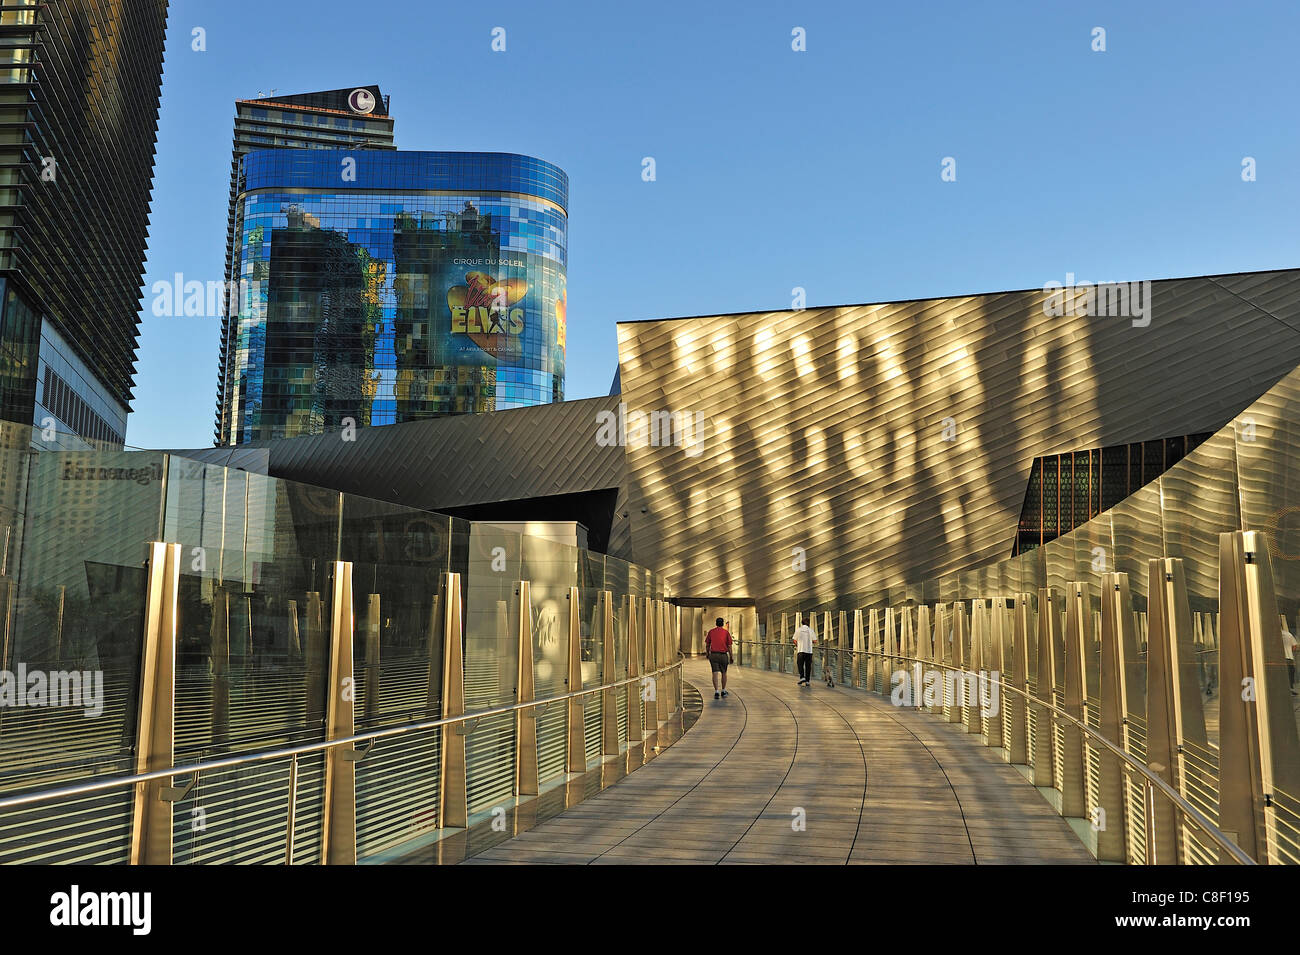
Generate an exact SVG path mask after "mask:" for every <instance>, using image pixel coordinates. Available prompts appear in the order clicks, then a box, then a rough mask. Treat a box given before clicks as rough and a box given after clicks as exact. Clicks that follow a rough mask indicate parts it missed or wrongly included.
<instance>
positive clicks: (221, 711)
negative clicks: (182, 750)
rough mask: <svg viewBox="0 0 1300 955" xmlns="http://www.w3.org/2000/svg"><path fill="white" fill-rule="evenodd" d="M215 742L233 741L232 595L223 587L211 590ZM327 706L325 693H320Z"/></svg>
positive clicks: (213, 729) (217, 586) (216, 586)
mask: <svg viewBox="0 0 1300 955" xmlns="http://www.w3.org/2000/svg"><path fill="white" fill-rule="evenodd" d="M209 632H210V634H211V636H212V741H213V742H214V743H218V744H220V743H224V742H226V741H227V740H228V739H229V738H230V593H229V591H227V590H226V588H225V587H224V586H223V585H221V584H216V585H215V586H214V587H213V588H212V626H211V629H210V631H209ZM320 699H321V703H322V704H323V703H324V694H323V693H322V694H321V697H320Z"/></svg>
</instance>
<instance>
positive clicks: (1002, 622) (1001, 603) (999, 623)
mask: <svg viewBox="0 0 1300 955" xmlns="http://www.w3.org/2000/svg"><path fill="white" fill-rule="evenodd" d="M989 623H990V634H989V646H990V659H989V660H988V661H987V667H986V668H987V669H989V670H992V671H994V672H996V673H997V677H996V679H998V680H1002V681H1004V680H1006V678H1007V658H1008V656H1009V655H1010V651H1009V649H1008V644H1009V638H1010V636H1011V616H1010V611H1009V610H1008V609H1007V598H1006V597H994V598H993V609H992V611H990V616H989ZM989 679H990V680H991V679H993V676H992V674H990V675H989ZM1013 695H1014V694H1011V693H1002V692H999V693H998V700H999V707H1000V708H999V709H998V710H997V711H996V712H991V713H989V716H988V733H989V738H988V743H989V745H990V746H992V747H996V748H998V749H1001V748H1002V746H1003V744H1004V740H1005V738H1006V707H1007V697H1009V696H1013Z"/></svg>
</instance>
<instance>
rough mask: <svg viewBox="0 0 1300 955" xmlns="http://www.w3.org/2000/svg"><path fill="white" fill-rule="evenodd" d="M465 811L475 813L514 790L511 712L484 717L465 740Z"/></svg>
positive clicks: (513, 721) (508, 795) (513, 727)
mask: <svg viewBox="0 0 1300 955" xmlns="http://www.w3.org/2000/svg"><path fill="white" fill-rule="evenodd" d="M465 761H466V791H467V793H468V796H469V811H470V812H471V813H476V812H479V811H481V810H484V809H490V808H492V807H493V806H495V805H498V804H500V803H503V802H505V801H506V800H508V799H510V798H511V796H512V795H513V794H514V783H515V716H514V714H513V713H506V714H503V715H501V716H491V717H487V718H485V719H484V720H483V721H482V722H480V723H479V724H478V725H477V726H475V727H474V731H473V732H472V733H470V735H469V738H468V739H467V740H466V741H465Z"/></svg>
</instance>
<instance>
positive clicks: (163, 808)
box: [130, 541, 181, 865]
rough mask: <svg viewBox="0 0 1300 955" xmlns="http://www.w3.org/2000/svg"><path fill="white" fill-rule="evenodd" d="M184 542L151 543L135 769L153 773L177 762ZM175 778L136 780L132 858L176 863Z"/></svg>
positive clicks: (150, 862)
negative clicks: (172, 794)
mask: <svg viewBox="0 0 1300 955" xmlns="http://www.w3.org/2000/svg"><path fill="white" fill-rule="evenodd" d="M180 561H181V545H180V544H164V543H160V542H157V541H154V542H151V543H150V544H149V563H148V567H147V570H146V573H147V575H148V576H147V578H146V579H147V585H146V586H147V589H146V591H145V612H144V633H143V635H142V637H143V643H144V646H143V649H142V652H141V654H140V707H139V711H138V713H139V718H138V720H137V722H136V747H135V771H136V773H151V772H155V771H157V770H160V769H167V768H168V767H170V766H174V765H176V763H175V722H174V720H175V702H176V609H177V607H176V604H177V593H178V589H179V587H180ZM172 789H173V787H172V785H171V781H170V780H167V779H156V780H153V781H152V782H147V783H137V784H136V787H135V800H134V805H133V807H132V813H131V855H130V859H131V864H132V865H171V864H172V802H171V800H170V799H168V798H166V797H167V796H168V795H169V793H170V792H171V791H172Z"/></svg>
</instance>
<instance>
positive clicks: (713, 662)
mask: <svg viewBox="0 0 1300 955" xmlns="http://www.w3.org/2000/svg"><path fill="white" fill-rule="evenodd" d="M730 662H731V654H730V653H718V652H715V651H709V666H710V667H711V668H712V669H713V672H714V673H726V672H727V665H728V664H729V663H730Z"/></svg>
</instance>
